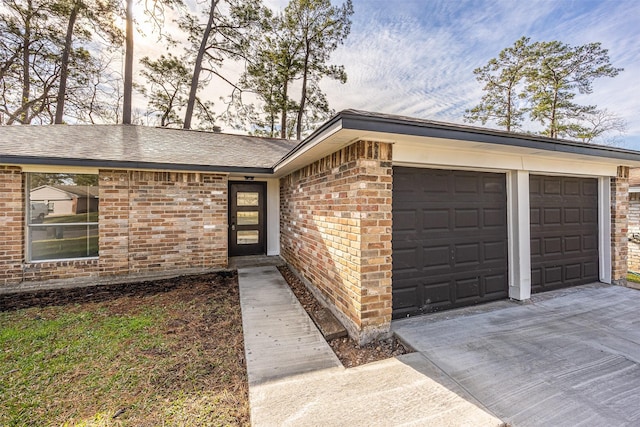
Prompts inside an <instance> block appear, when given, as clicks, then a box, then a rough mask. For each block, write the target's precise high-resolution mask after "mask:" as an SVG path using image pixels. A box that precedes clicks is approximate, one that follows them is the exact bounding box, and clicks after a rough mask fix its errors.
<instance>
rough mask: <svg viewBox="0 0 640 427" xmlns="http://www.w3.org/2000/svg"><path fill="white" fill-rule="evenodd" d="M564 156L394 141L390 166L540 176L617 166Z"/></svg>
mask: <svg viewBox="0 0 640 427" xmlns="http://www.w3.org/2000/svg"><path fill="white" fill-rule="evenodd" d="M563 157H564V156H557V157H552V156H541V155H533V154H530V155H525V154H516V153H501V152H497V151H496V150H464V149H461V148H459V147H456V148H442V147H439V148H436V147H433V146H420V145H415V144H403V143H401V142H397V143H396V144H395V145H394V147H393V163H394V165H402V166H421V165H422V166H431V167H441V168H445V167H450V168H461V169H474V170H499V171H508V170H525V171H530V172H532V173H541V174H545V173H546V174H561V175H576V176H615V175H616V173H617V166H618V165H617V164H615V163H613V162H612V161H611V159H603V160H602V161H597V160H592V159H587V160H585V159H584V158H574V159H568V158H563Z"/></svg>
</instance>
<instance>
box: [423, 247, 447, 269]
mask: <svg viewBox="0 0 640 427" xmlns="http://www.w3.org/2000/svg"><path fill="white" fill-rule="evenodd" d="M422 253H423V254H424V258H423V260H422V265H423V266H424V268H423V269H424V270H433V269H435V268H447V269H448V268H449V267H450V264H451V257H450V255H449V254H450V253H451V248H450V246H449V245H444V246H432V247H425V248H423V250H422Z"/></svg>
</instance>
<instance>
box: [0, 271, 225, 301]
mask: <svg viewBox="0 0 640 427" xmlns="http://www.w3.org/2000/svg"><path fill="white" fill-rule="evenodd" d="M234 274H235V273H234V272H228V271H221V272H217V273H214V274H212V275H209V276H206V275H205V276H203V275H200V276H197V275H196V276H181V277H177V278H173V279H161V280H147V281H144V282H139V283H118V284H113V285H98V286H86V287H81V288H69V289H51V290H40V291H31V292H18V293H10V294H0V311H11V310H18V309H21V308H30V307H40V308H44V307H50V306H56V305H66V304H81V303H86V302H104V301H111V300H114V299H117V298H121V297H140V298H142V297H145V296H152V295H156V294H163V293H166V292H170V291H172V290H174V289H176V288H178V287H181V286H189V285H190V284H196V283H200V282H202V281H203V279H204V280H207V278H208V277H221V278H230V277H232V276H233V275H234Z"/></svg>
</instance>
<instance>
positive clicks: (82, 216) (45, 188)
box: [28, 173, 99, 224]
mask: <svg viewBox="0 0 640 427" xmlns="http://www.w3.org/2000/svg"><path fill="white" fill-rule="evenodd" d="M98 205H99V198H98V176H97V175H81V174H62V173H31V174H29V212H30V213H29V217H28V220H29V223H30V224H41V223H56V224H58V223H82V222H97V221H98Z"/></svg>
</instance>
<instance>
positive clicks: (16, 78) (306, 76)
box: [0, 0, 353, 139]
mask: <svg viewBox="0 0 640 427" xmlns="http://www.w3.org/2000/svg"><path fill="white" fill-rule="evenodd" d="M134 7H137V8H144V10H145V19H147V20H148V21H149V22H152V23H153V25H154V29H155V31H154V35H153V36H154V37H158V42H159V43H163V44H165V45H166V46H167V52H166V53H165V54H162V55H161V56H160V57H158V58H149V57H143V58H142V59H141V60H140V61H139V64H133V62H132V58H133V49H134V46H133V27H134V26H135V25H139V24H140V22H136V21H135V20H134V18H133V13H132V11H133V8H134ZM199 9H200V10H201V11H202V14H203V16H202V17H199V16H196V15H194V14H193V13H190V12H189V10H188V8H187V7H186V4H185V3H184V1H183V0H154V1H148V0H5V1H4V4H3V6H0V97H1V98H0V103H1V105H0V124H2V125H11V124H48V123H131V122H134V123H135V122H142V121H144V120H147V121H150V122H151V123H152V124H157V125H159V126H172V127H183V128H186V129H190V128H197V129H207V130H218V129H219V125H218V123H225V124H227V125H231V126H234V127H236V128H239V129H243V130H245V131H248V132H250V133H254V134H258V135H265V136H280V137H283V138H292V137H295V138H298V139H299V138H301V136H302V135H303V134H304V133H305V132H306V131H308V130H310V129H312V128H313V127H314V125H316V124H317V123H319V122H322V121H324V120H326V118H327V117H329V116H330V115H331V114H332V110H331V109H330V107H329V104H328V102H327V99H326V96H325V94H324V92H323V91H322V90H321V88H320V81H321V80H322V79H323V78H331V79H336V80H338V81H340V82H345V81H346V73H345V70H344V67H343V66H336V65H331V64H330V63H329V58H330V55H331V53H332V52H333V51H334V50H335V49H336V48H337V47H338V46H339V45H340V44H342V43H343V42H344V40H345V39H346V37H347V36H348V34H349V31H350V27H351V16H352V14H353V6H352V4H351V0H346V2H345V3H343V4H341V5H339V6H333V5H332V4H331V2H330V0H290V2H289V4H288V6H287V7H286V8H285V9H284V11H282V12H280V13H275V12H273V11H272V10H270V9H269V8H267V7H265V6H264V5H263V4H261V3H260V2H259V1H256V0H207V1H201V2H199ZM169 16H171V17H172V18H171V19H173V20H175V23H176V24H177V27H178V28H179V29H180V31H181V32H182V34H180V35H177V34H170V32H169V31H167V25H166V19H167V17H169ZM119 22H120V23H125V24H126V25H124V26H125V28H124V29H123V28H121V27H122V26H123V25H122V24H121V25H118V23H119ZM148 36H151V35H148ZM184 39H186V45H185V43H184V41H181V42H179V41H178V40H184ZM123 45H124V46H125V47H124V52H125V65H124V72H121V71H120V70H118V69H117V67H116V66H114V63H116V60H115V59H117V58H118V56H119V55H120V56H121V55H122V52H123ZM230 63H234V65H235V66H237V64H242V65H243V66H244V67H243V68H244V72H243V73H241V75H240V76H239V77H238V76H234V75H233V72H232V71H231V69H232V68H233V67H232V66H231V64H230ZM134 69H135V71H134ZM133 75H136V76H139V78H140V77H141V78H142V79H143V81H141V79H139V80H138V81H136V82H133ZM134 87H135V89H136V90H137V91H139V92H140V93H142V94H143V95H144V96H145V97H146V98H147V100H148V108H147V111H145V112H143V113H140V112H139V111H138V112H136V111H133V112H132V111H131V97H132V89H133V88H134ZM207 87H215V88H216V90H215V93H217V94H218V95H220V101H219V102H221V103H222V105H219V106H217V108H214V107H215V106H214V103H213V101H212V100H211V99H207V95H206V94H205V89H206V88H207ZM221 110H223V112H222V113H221V114H220V113H219V111H221ZM216 111H218V112H216ZM132 115H133V117H132Z"/></svg>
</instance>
